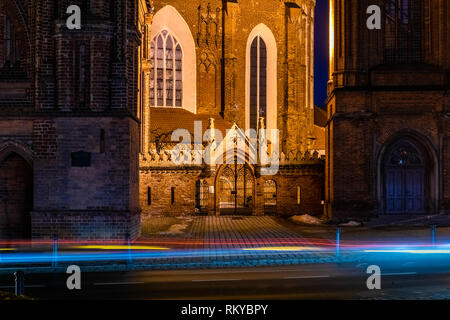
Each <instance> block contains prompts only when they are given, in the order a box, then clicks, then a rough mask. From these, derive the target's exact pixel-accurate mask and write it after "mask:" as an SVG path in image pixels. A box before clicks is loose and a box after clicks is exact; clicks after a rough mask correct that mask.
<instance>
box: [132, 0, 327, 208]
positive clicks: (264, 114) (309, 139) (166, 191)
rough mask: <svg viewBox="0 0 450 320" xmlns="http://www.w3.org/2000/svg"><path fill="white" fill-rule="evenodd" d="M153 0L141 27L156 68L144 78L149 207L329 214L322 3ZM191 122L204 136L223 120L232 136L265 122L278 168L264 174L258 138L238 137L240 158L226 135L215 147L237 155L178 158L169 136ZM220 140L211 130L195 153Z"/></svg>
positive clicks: (221, 127)
mask: <svg viewBox="0 0 450 320" xmlns="http://www.w3.org/2000/svg"><path fill="white" fill-rule="evenodd" d="M151 5H152V19H151V23H147V24H146V25H145V26H143V27H141V29H143V28H146V30H147V32H146V34H145V36H144V42H143V48H144V50H143V51H142V53H143V55H142V58H141V59H142V60H143V61H145V65H149V66H150V67H149V68H148V69H145V70H143V72H142V74H141V78H142V79H144V80H143V81H142V82H140V83H141V90H140V92H141V100H140V101H141V103H140V108H141V110H142V111H141V114H140V116H141V122H142V123H141V131H140V133H141V145H140V204H141V209H142V212H143V214H146V215H147V214H148V215H152V214H153V215H155V214H165V215H178V214H194V213H203V214H210V215H220V214H252V215H262V214H268V213H271V214H273V213H277V214H293V213H300V212H305V213H310V214H319V215H320V214H322V206H321V200H322V199H323V194H322V191H323V158H322V156H323V155H324V130H323V128H321V127H318V126H315V125H314V104H313V96H314V95H313V90H314V88H313V82H314V67H313V66H314V58H313V57H314V55H313V52H314V45H313V44H314V37H313V34H314V8H315V1H292V2H282V1H281V2H280V1H269V0H267V1H258V2H257V1H211V0H210V1H196V2H194V3H192V2H191V3H186V1H184V0H171V1H152V4H151ZM268 13H270V14H268ZM142 21H144V20H142ZM195 121H197V122H199V123H200V124H201V128H199V129H198V130H199V131H200V136H203V135H204V133H205V131H206V130H207V129H216V130H218V131H220V133H221V135H222V136H223V138H224V139H225V140H226V139H227V137H230V136H233V135H239V133H242V132H241V130H242V131H245V130H247V129H255V130H258V129H262V128H265V129H267V130H268V133H267V134H268V136H270V134H271V130H272V129H274V130H276V129H277V130H279V139H277V140H278V141H270V144H271V147H269V149H271V150H270V151H272V152H274V150H275V144H276V142H278V144H277V148H278V152H277V153H276V154H275V156H276V157H277V158H279V160H280V168H279V170H278V172H277V173H276V174H275V173H274V174H273V175H264V174H262V173H261V170H262V166H261V163H260V162H253V163H252V162H251V155H249V153H250V150H251V147H250V146H249V145H250V144H251V143H252V141H251V140H252V139H246V138H245V136H244V135H242V134H241V135H240V137H239V138H240V139H241V141H242V142H243V144H245V146H244V147H245V148H246V152H242V153H241V154H239V155H236V158H235V159H233V156H232V154H233V150H230V147H229V145H228V144H227V145H226V147H225V148H224V149H220V150H219V149H217V150H215V151H214V152H215V156H216V157H220V158H222V153H223V154H224V157H223V158H224V159H225V158H226V156H225V154H231V156H230V157H228V160H230V161H228V162H230V163H214V164H212V165H210V164H207V163H205V161H200V162H197V163H194V162H193V163H189V164H186V163H183V164H176V163H174V161H173V156H172V154H171V150H172V149H173V148H174V146H175V143H174V142H172V141H171V134H172V133H173V132H174V130H176V129H186V130H188V131H189V133H190V134H191V135H192V136H194V133H195V130H196V129H195V127H194V122H195ZM227 130H231V132H230V133H229V134H228V135H227ZM215 139H216V140H215V141H214V140H213V139H211V137H209V138H206V137H205V139H204V140H203V144H202V145H201V146H200V148H198V145H197V146H196V145H195V141H193V140H192V141H191V144H190V145H189V147H191V150H190V151H185V153H186V152H187V153H189V155H188V156H187V157H188V158H195V157H196V156H197V155H198V153H196V151H197V152H202V151H203V152H204V151H205V150H208V148H209V147H210V146H211V145H212V144H213V143H215V142H216V141H217V139H218V137H217V136H216V137H215ZM268 139H269V140H271V139H270V138H268ZM196 147H197V149H196ZM194 149H195V150H194ZM199 150H200V151H199ZM227 152H228V153H227ZM185 156H186V154H185ZM269 156H270V155H269ZM297 187H301V192H302V197H301V201H300V200H299V199H300V198H299V197H298V196H297V193H298V192H297V189H298V188H297Z"/></svg>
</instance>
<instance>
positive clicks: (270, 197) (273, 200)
mask: <svg viewBox="0 0 450 320" xmlns="http://www.w3.org/2000/svg"><path fill="white" fill-rule="evenodd" d="M276 212H277V183H276V182H275V181H274V180H266V181H264V213H265V214H275V213H276Z"/></svg>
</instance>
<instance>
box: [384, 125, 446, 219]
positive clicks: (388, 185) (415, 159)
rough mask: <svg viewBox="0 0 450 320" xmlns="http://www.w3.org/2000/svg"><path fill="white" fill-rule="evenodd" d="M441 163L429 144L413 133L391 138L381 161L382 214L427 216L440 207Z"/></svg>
mask: <svg viewBox="0 0 450 320" xmlns="http://www.w3.org/2000/svg"><path fill="white" fill-rule="evenodd" d="M438 179H439V175H438V162H437V161H436V155H435V151H434V149H433V148H432V147H431V144H429V143H428V141H427V140H426V139H425V138H423V137H421V136H420V135H417V134H414V133H412V132H408V133H403V134H398V135H396V136H395V137H393V138H391V139H390V140H389V141H388V142H387V143H386V144H385V146H384V148H383V149H382V151H381V152H380V156H379V159H378V202H379V212H380V213H382V214H425V213H430V212H431V213H432V212H434V211H435V210H436V208H437V201H438V199H439V181H438Z"/></svg>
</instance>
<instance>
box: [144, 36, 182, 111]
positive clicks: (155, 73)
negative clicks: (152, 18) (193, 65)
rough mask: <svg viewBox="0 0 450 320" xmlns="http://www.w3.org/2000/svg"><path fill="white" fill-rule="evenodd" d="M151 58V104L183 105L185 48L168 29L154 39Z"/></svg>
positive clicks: (163, 105)
mask: <svg viewBox="0 0 450 320" xmlns="http://www.w3.org/2000/svg"><path fill="white" fill-rule="evenodd" d="M150 59H151V60H152V69H151V70H150V106H153V107H182V102H183V50H182V48H181V45H180V44H179V42H178V41H177V39H176V38H175V37H174V36H173V35H171V34H170V33H169V32H168V31H167V30H163V31H161V32H160V33H159V34H158V35H156V37H154V39H153V40H152V42H151V44H150Z"/></svg>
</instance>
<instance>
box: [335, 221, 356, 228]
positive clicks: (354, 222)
mask: <svg viewBox="0 0 450 320" xmlns="http://www.w3.org/2000/svg"><path fill="white" fill-rule="evenodd" d="M339 226H341V227H360V226H361V222H358V221H349V222H347V223H341V224H340V225H339Z"/></svg>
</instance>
